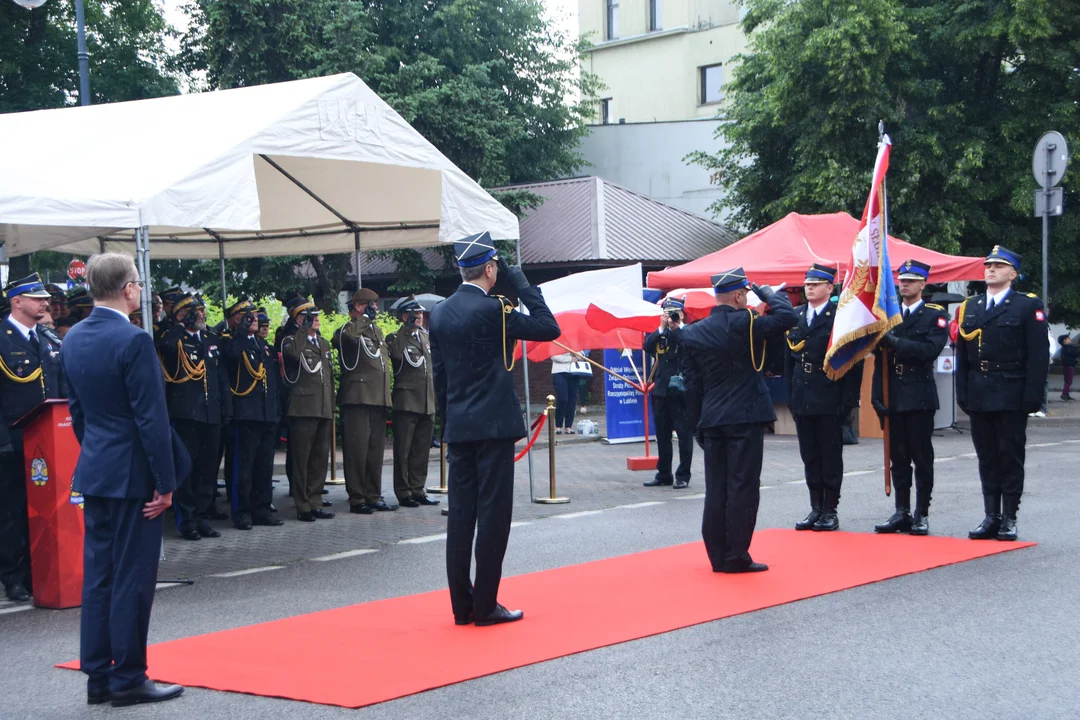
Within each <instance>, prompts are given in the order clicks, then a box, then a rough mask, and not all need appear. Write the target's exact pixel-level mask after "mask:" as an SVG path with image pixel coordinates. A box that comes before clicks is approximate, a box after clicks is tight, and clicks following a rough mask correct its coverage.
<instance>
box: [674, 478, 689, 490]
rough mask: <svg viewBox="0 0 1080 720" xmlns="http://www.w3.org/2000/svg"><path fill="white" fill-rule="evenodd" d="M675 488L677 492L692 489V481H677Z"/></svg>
mask: <svg viewBox="0 0 1080 720" xmlns="http://www.w3.org/2000/svg"><path fill="white" fill-rule="evenodd" d="M673 487H674V488H675V489H676V490H685V489H686V488H688V487H690V481H689V480H676V481H675V485H674V486H673Z"/></svg>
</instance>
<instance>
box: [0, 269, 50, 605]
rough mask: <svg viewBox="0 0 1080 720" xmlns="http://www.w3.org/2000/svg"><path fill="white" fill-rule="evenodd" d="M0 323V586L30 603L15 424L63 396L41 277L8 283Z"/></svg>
mask: <svg viewBox="0 0 1080 720" xmlns="http://www.w3.org/2000/svg"><path fill="white" fill-rule="evenodd" d="M6 292H7V297H8V300H9V301H10V302H11V314H10V315H9V316H8V317H7V318H6V319H5V320H4V321H3V322H0V582H3V584H4V592H5V594H6V595H7V597H8V599H9V600H14V601H15V602H25V601H26V600H29V599H30V589H31V588H32V587H33V583H32V581H31V577H30V536H29V525H28V522H27V511H26V460H25V458H24V456H23V431H22V430H21V429H19V428H14V427H12V424H14V422H15V421H16V420H18V419H19V418H21V417H22V416H23V415H25V414H27V413H28V412H30V411H31V410H33V409H34V408H35V407H37V405H38V403H40V402H41V401H42V400H45V399H46V398H58V397H63V394H62V393H63V383H62V381H61V377H60V359H59V358H58V357H57V355H58V354H59V352H60V344H59V343H57V342H56V341H55V339H53V336H52V335H51V334H50V333H47V332H46V331H45V327H44V326H43V325H41V324H40V323H39V321H40V320H41V318H42V317H44V315H45V312H46V311H47V310H48V307H49V292H48V291H47V290H46V289H45V286H44V285H42V284H41V278H39V277H38V274H37V273H34V274H33V275H31V276H29V277H25V278H23V279H21V280H16V281H14V282H12V283H9V284H8V286H7V290H6Z"/></svg>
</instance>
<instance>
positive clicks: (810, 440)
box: [792, 413, 844, 509]
mask: <svg viewBox="0 0 1080 720" xmlns="http://www.w3.org/2000/svg"><path fill="white" fill-rule="evenodd" d="M792 417H793V418H794V419H795V432H796V433H797V434H798V436H799V455H800V456H801V457H802V461H803V473H804V475H805V476H806V486H807V487H808V488H809V489H810V504H811V506H813V507H822V508H825V509H835V508H836V506H837V504H838V503H839V502H840V485H841V483H842V482H843V480H844V416H843V414H836V415H795V414H794V413H792Z"/></svg>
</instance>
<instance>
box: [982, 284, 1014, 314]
mask: <svg viewBox="0 0 1080 720" xmlns="http://www.w3.org/2000/svg"><path fill="white" fill-rule="evenodd" d="M1011 290H1012V288H1011V287H1006V288H1005V289H1004V290H1002V291H1001V292H999V293H998V294H997V295H991V294H990V293H987V294H986V309H987V310H989V309H990V301H991V300H993V301H994V307H997V306H998V305H1000V304H1001V303H1002V301H1003V300H1005V297H1006V296H1007V295H1008V294H1009V292H1010V291H1011Z"/></svg>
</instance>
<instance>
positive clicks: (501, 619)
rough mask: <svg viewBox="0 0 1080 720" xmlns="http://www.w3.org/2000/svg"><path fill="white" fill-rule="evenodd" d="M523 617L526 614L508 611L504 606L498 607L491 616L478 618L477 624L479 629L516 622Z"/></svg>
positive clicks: (518, 611)
mask: <svg viewBox="0 0 1080 720" xmlns="http://www.w3.org/2000/svg"><path fill="white" fill-rule="evenodd" d="M523 617H525V613H523V612H521V611H520V610H507V609H506V608H504V607H503V606H502V605H496V606H495V609H494V610H493V611H492V612H491V614H490V615H488V616H487V617H485V618H477V619H476V621H475V622H476V625H477V627H487V626H488V625H500V624H502V623H511V622H516V621H518V620H520V619H521V618H523Z"/></svg>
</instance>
